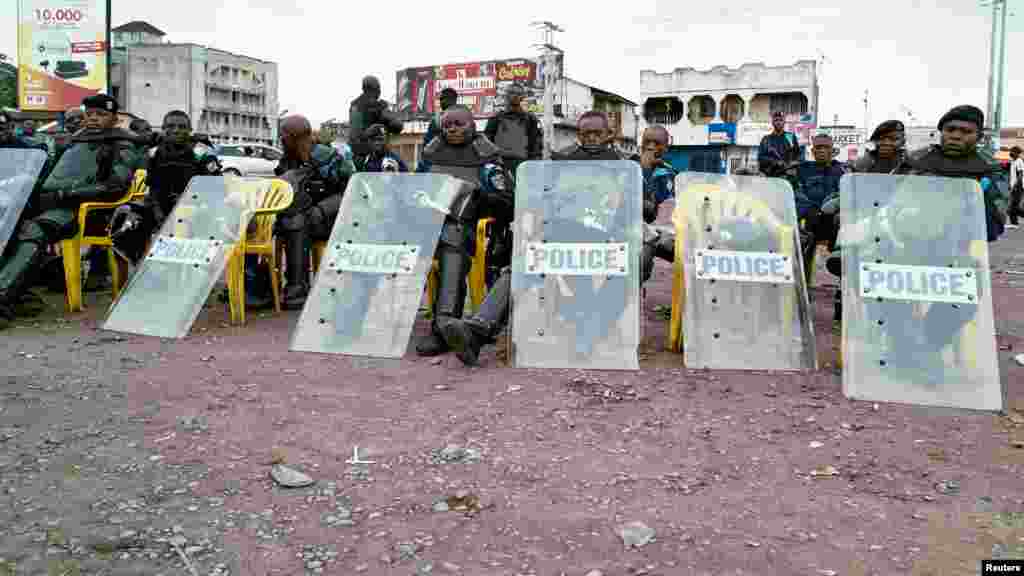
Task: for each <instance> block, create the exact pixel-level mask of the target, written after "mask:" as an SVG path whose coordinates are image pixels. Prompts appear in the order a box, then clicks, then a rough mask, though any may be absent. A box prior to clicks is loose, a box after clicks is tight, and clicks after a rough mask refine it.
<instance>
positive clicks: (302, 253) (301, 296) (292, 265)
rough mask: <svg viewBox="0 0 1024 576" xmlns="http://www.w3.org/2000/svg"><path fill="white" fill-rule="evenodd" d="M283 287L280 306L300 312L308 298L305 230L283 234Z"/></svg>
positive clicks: (307, 255) (307, 247)
mask: <svg viewBox="0 0 1024 576" xmlns="http://www.w3.org/2000/svg"><path fill="white" fill-rule="evenodd" d="M284 250H285V261H286V262H285V281H286V284H285V287H284V293H283V294H282V298H281V299H282V300H284V302H282V304H281V306H282V307H283V308H284V309H285V310H301V309H302V307H303V306H305V305H306V297H307V296H309V246H307V237H306V231H305V230H290V231H288V232H286V233H285V234H284Z"/></svg>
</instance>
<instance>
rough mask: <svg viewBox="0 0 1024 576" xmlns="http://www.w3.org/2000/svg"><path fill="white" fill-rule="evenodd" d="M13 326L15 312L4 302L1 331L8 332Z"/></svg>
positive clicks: (1, 313)
mask: <svg viewBox="0 0 1024 576" xmlns="http://www.w3.org/2000/svg"><path fill="white" fill-rule="evenodd" d="M13 324H14V310H13V309H12V308H11V307H10V306H8V305H7V304H5V303H4V302H0V330H6V329H8V328H10V327H11V325H13Z"/></svg>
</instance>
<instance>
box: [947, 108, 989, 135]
mask: <svg viewBox="0 0 1024 576" xmlns="http://www.w3.org/2000/svg"><path fill="white" fill-rule="evenodd" d="M954 120H959V121H961V122H970V123H972V124H974V125H975V126H977V127H978V130H981V129H982V127H984V126H985V113H984V112H982V111H981V109H979V108H978V107H977V106H971V105H970V104H963V105H960V106H957V107H955V108H953V109H952V110H950V111H949V112H946V113H945V114H944V115H943V116H942V118H940V119H939V130H942V127H943V126H945V125H946V123H947V122H952V121H954Z"/></svg>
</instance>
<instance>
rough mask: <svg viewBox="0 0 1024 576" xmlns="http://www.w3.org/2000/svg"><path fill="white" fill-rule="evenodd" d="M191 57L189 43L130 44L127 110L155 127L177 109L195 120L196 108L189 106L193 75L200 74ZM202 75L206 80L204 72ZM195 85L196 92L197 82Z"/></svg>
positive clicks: (124, 91) (127, 68) (127, 73)
mask: <svg viewBox="0 0 1024 576" xmlns="http://www.w3.org/2000/svg"><path fill="white" fill-rule="evenodd" d="M189 56H190V51H189V49H188V47H187V46H131V47H129V48H128V50H127V58H126V62H125V64H124V68H125V77H126V82H125V86H124V88H122V91H123V93H124V94H123V98H124V101H125V105H126V108H127V110H128V111H129V112H131V113H133V114H135V115H136V116H139V117H140V118H143V119H145V120H146V121H147V122H149V123H150V124H152V125H153V126H160V125H161V124H162V122H163V116H164V114H166V113H167V112H168V111H170V110H173V109H180V110H185V111H186V112H189V114H190V115H191V116H192V118H193V119H195V118H196V116H195V110H194V109H193V110H190V109H189V108H190V107H189V78H190V75H191V77H193V78H194V77H195V76H197V74H195V69H194V66H191V64H190V61H189ZM190 67H191V69H190ZM200 72H201V70H200ZM198 76H199V80H200V81H202V74H198ZM192 87H193V93H195V92H196V91H197V90H196V86H195V84H194V83H193V85H192ZM198 92H199V93H201V92H202V90H201V89H200V90H198Z"/></svg>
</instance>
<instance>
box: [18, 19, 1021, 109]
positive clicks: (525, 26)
mask: <svg viewBox="0 0 1024 576" xmlns="http://www.w3.org/2000/svg"><path fill="white" fill-rule="evenodd" d="M16 4H17V3H16V1H15V0H0V22H2V23H3V25H4V27H5V29H6V30H9V31H11V33H9V34H0V52H2V53H6V54H8V55H10V57H12V58H13V57H14V55H15V53H16V38H15V34H14V31H15V22H16V19H17V8H16ZM711 4H712V3H707V4H705V6H707V7H704V6H701V5H698V4H696V3H691V2H679V1H678V0H631V1H629V2H620V3H615V4H604V5H601V4H594V3H591V2H583V1H581V0H563V1H561V2H550V1H547V2H541V1H536V0H519V1H517V2H509V3H501V2H478V1H477V2H462V1H458V0H454V1H450V2H423V1H420V2H411V1H405V0H392V1H390V2H379V1H378V2H366V3H363V4H360V3H359V2H357V0H346V1H338V0H306V1H305V2H302V3H301V4H295V3H289V2H281V1H280V0H174V1H172V2H155V1H151V0H146V1H142V0H113V12H114V13H113V23H114V25H115V26H117V25H120V24H123V23H125V22H128V21H130V20H145V21H147V22H149V23H151V24H153V25H155V26H156V27H158V28H160V29H162V30H163V31H165V32H167V34H168V39H169V40H171V41H174V42H195V43H199V44H205V45H208V46H213V47H217V48H221V49H224V50H228V51H232V52H238V53H242V54H246V55H250V56H254V57H256V58H261V59H265V60H272V61H275V62H277V63H278V66H279V71H280V75H281V81H280V101H281V108H282V109H286V108H287V109H290V110H292V111H300V112H303V113H305V114H306V115H307V116H309V118H310V119H311V120H312V121H313V122H314V123H319V122H320V121H323V120H327V119H329V118H331V117H338V118H341V119H344V118H346V117H347V116H348V104H349V102H350V101H351V100H352V99H353V98H355V97H356V96H357V95H358V93H359V83H360V79H361V77H362V76H363V75H364V74H376V75H378V76H379V77H380V79H381V82H382V84H383V88H384V97H385V98H386V99H387V100H388V101H393V100H394V92H395V72H396V71H397V70H399V69H401V68H408V67H414V66H431V65H438V64H445V63H455V62H466V61H475V60H490V59H502V58H516V57H523V56H533V55H535V54H536V50H535V49H534V48H533V47H532V44H534V43H536V42H537V41H538V39H539V34H538V33H537V32H535V31H534V30H533V29H532V28H530V22H531V21H534V20H541V19H543V20H551V21H553V22H555V23H557V24H559V25H561V26H562V28H564V29H565V32H564V33H561V34H559V35H558V36H557V37H556V43H557V44H558V45H559V46H560V47H561V48H562V49H563V50H564V51H565V73H566V75H567V76H569V77H571V78H574V79H576V80H579V81H581V82H584V83H587V84H591V85H594V86H597V87H599V88H602V89H604V90H608V91H611V92H616V93H618V94H621V95H623V96H626V97H627V98H630V99H633V100H636V101H638V102H639V99H638V98H639V83H640V80H639V78H640V70H642V69H653V70H656V71H658V72H668V71H671V70H673V69H674V68H676V67H693V68H697V69H707V68H710V67H713V66H717V65H727V66H730V67H734V66H738V65H740V64H743V63H745V62H758V61H762V62H765V63H766V64H769V65H783V64H791V63H793V62H794V61H796V60H799V59H816V58H818V53H819V51H820V52H822V53H823V54H824V55H825V56H826V57H827V59H828V60H827V61H826V63H825V64H824V67H823V70H822V78H821V84H822V90H821V102H820V120H819V121H820V122H821V123H823V124H828V123H831V121H832V119H833V115H834V114H838V115H839V120H840V122H841V123H844V124H856V125H861V124H863V119H864V104H863V98H864V90H865V89H867V90H868V91H869V114H870V118H871V124H872V125H874V124H877V123H878V122H880V121H882V120H884V119H888V118H901V119H904V120H906V119H907V114H906V112H905V111H903V110H902V108H901V107H902V106H907V107H908V108H910V110H912V111H913V114H914V116H915V117H916V118H917V119H918V120H919V123H923V124H933V123H934V122H935V121H936V120H937V119H938V117H939V116H940V115H941V114H942V113H943V112H944V111H945V110H946V109H948V108H950V107H951V106H953V105H956V104H961V103H971V104H976V105H978V106H979V107H981V108H982V109H984V108H985V97H986V93H987V92H986V91H987V81H988V80H987V78H988V60H989V56H988V55H989V34H990V29H991V18H990V15H991V9H990V8H984V7H980V6H979V5H978V1H977V0H860V1H858V2H843V3H841V4H840V6H839V7H823V6H821V3H820V2H817V1H805V0H787V1H785V2H765V1H763V0H760V1H750V0H734V1H733V2H731V3H730V6H731V7H728V8H727V7H724V6H723V7H718V6H714V5H711ZM714 4H718V3H714ZM723 4H724V3H723ZM598 6H602V8H598ZM1022 18H1024V9H1021V10H1020V15H1018V16H1012V15H1011V16H1010V17H1009V25H1008V33H1007V38H1008V42H1007V64H1008V69H1009V72H1008V76H1007V80H1006V84H1007V89H1006V93H1007V94H1008V95H1009V97H1008V99H1007V100H1006V104H1005V106H1006V113H1005V114H1004V125H1009V126H1024V98H1022V97H1021V96H1020V91H1021V86H1022V83H1021V82H1020V80H1021V79H1022V77H1024V66H1022V68H1021V69H1016V67H1015V64H1014V63H1015V59H1014V57H1013V54H1014V53H1015V51H1016V50H1017V49H1022V48H1024V46H1022V44H1021V41H1020V39H1021V37H1022V36H1021V34H1020V32H1021V31H1022V30H1024V21H1022ZM1015 70H1016V71H1015ZM1018 104H1019V105H1018Z"/></svg>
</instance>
